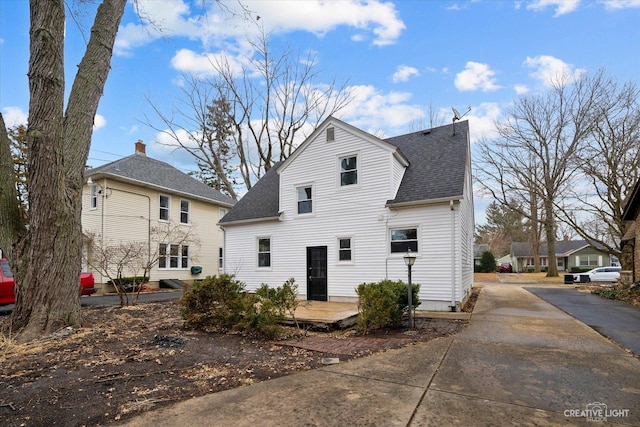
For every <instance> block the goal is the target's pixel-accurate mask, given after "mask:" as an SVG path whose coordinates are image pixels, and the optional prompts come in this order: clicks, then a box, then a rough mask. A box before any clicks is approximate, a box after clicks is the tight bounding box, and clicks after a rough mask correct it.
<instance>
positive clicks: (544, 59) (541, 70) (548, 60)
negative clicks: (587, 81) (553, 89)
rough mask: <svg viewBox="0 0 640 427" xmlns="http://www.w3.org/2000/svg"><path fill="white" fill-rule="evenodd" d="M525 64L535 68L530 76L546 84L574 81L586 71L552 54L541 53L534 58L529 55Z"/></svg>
mask: <svg viewBox="0 0 640 427" xmlns="http://www.w3.org/2000/svg"><path fill="white" fill-rule="evenodd" d="M524 65H525V67H528V68H532V69H534V71H533V72H531V73H530V76H531V77H533V78H534V79H536V80H538V81H540V82H541V83H542V84H544V85H545V86H552V85H553V84H554V83H559V82H565V83H568V82H571V81H574V80H576V79H577V78H579V77H580V76H581V75H582V74H584V73H585V72H586V70H585V69H583V68H578V69H576V68H574V67H573V65H571V64H567V63H566V62H564V61H562V60H561V59H558V58H555V57H553V56H550V55H540V56H536V57H534V58H532V57H529V56H527V59H526V60H525V61H524Z"/></svg>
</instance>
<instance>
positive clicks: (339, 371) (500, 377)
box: [123, 284, 640, 427]
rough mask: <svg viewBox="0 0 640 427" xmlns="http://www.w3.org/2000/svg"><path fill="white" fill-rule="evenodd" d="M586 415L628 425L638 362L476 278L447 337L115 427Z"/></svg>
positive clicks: (568, 320)
mask: <svg viewBox="0 0 640 427" xmlns="http://www.w3.org/2000/svg"><path fill="white" fill-rule="evenodd" d="M319 357H320V356H319ZM592 421H601V422H602V421H606V423H607V424H608V425H609V424H613V425H627V426H635V425H640V361H638V359H636V358H634V357H633V356H631V355H629V354H628V353H626V352H625V351H624V350H622V349H621V348H620V347H618V346H617V345H615V344H613V343H611V342H610V341H609V340H608V339H606V338H604V337H603V336H601V335H600V334H598V333H597V332H596V331H594V330H593V329H591V328H590V327H588V326H586V325H585V324H584V323H582V322H580V321H578V320H576V319H574V318H573V317H571V316H569V315H568V314H566V313H564V312H563V311H561V310H559V309H558V308H556V307H554V306H553V305H551V304H549V303H547V302H545V301H544V300H542V299H540V298H538V297H537V296H535V295H533V294H531V293H530V292H528V291H526V290H525V289H523V288H522V287H521V286H518V285H500V284H486V285H484V287H483V290H482V292H481V294H480V299H479V301H478V303H477V305H476V308H475V311H474V313H473V315H472V317H471V321H470V324H469V326H468V327H467V328H466V329H465V330H464V331H463V332H461V333H459V334H457V335H455V336H451V337H448V338H443V339H438V340H434V341H430V342H428V343H423V344H419V345H414V346H410V347H407V348H404V349H400V350H393V351H388V352H385V353H379V354H376V355H373V356H369V357H365V358H361V359H357V360H354V361H351V362H347V363H342V364H338V365H331V366H328V367H325V368H321V369H316V370H313V371H309V372H304V373H300V374H294V375H290V376H287V377H282V378H278V379H275V380H271V381H265V382H262V383H259V384H255V385H251V386H247V387H241V388H237V389H233V390H228V391H225V392H221V393H215V394H210V395H206V396H203V397H199V398H195V399H190V400H187V401H184V402H181V403H177V404H174V405H169V406H163V407H159V408H158V410H156V411H152V412H148V413H143V414H140V415H139V416H137V417H135V418H133V419H130V420H128V421H124V422H123V425H128V426H154V427H155V426H183V425H189V426H230V425H233V426H252V427H253V426H258V425H259V426H271V425H278V426H300V425H306V426H346V425H359V426H450V425H462V426H496V425H498V426H499V425H546V426H566V425H593V423H592Z"/></svg>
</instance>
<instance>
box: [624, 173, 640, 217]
mask: <svg viewBox="0 0 640 427" xmlns="http://www.w3.org/2000/svg"><path fill="white" fill-rule="evenodd" d="M638 211H640V179H639V180H638V182H636V185H635V186H634V187H633V190H631V195H630V196H629V199H628V200H627V204H626V205H625V207H624V211H623V212H622V219H623V220H625V221H633V220H634V219H636V217H637V216H638Z"/></svg>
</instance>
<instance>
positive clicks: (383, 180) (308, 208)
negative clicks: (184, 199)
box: [220, 117, 474, 310]
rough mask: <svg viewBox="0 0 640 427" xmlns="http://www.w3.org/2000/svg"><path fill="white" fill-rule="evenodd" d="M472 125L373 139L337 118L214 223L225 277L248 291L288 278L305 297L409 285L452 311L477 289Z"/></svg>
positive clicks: (434, 305)
mask: <svg viewBox="0 0 640 427" xmlns="http://www.w3.org/2000/svg"><path fill="white" fill-rule="evenodd" d="M473 224H474V218H473V198H472V182H471V158H470V152H469V126H468V122H466V121H465V122H460V123H457V124H455V128H454V127H453V126H452V125H448V126H442V127H437V128H434V129H431V130H426V131H421V132H415V133H410V134H407V135H402V136H398V137H394V138H387V139H380V138H378V137H376V136H374V135H371V134H369V133H367V132H364V131H362V130H360V129H358V128H356V127H354V126H351V125H349V124H347V123H344V122H342V121H340V120H338V119H335V118H333V117H330V118H328V119H327V120H325V121H324V122H323V123H322V124H321V125H320V126H319V127H318V128H317V129H316V130H315V131H314V132H313V133H312V134H311V135H310V136H309V137H308V138H307V139H306V140H305V141H304V142H303V143H302V144H301V145H300V146H299V147H298V148H297V149H296V151H295V152H294V153H293V154H292V155H291V156H290V157H289V158H288V159H287V160H285V161H283V162H281V163H278V164H276V165H274V166H273V167H272V168H271V169H270V170H269V171H268V172H267V173H266V174H265V175H264V176H263V177H262V178H261V179H260V180H259V181H258V182H257V183H256V184H255V185H254V186H253V187H252V188H251V190H250V191H249V192H248V193H247V194H246V195H245V196H244V197H243V198H242V199H241V200H240V201H239V202H238V203H237V204H236V205H235V206H234V208H233V209H232V210H231V211H230V212H229V213H228V214H227V215H226V216H225V217H224V218H223V219H222V220H221V221H220V225H221V226H222V227H223V228H224V230H225V247H226V257H225V259H224V262H225V272H227V273H230V274H235V275H236V277H237V278H238V279H239V280H241V281H243V282H244V283H245V284H246V285H247V289H249V290H255V289H256V288H257V287H259V286H260V285H261V284H262V283H267V284H269V285H270V286H280V285H282V283H284V282H285V281H286V280H287V279H289V278H291V277H293V278H294V279H296V282H297V284H298V286H299V289H298V290H299V293H300V295H299V296H300V297H301V298H305V299H308V300H322V301H326V300H329V301H357V294H356V287H357V286H358V285H359V284H361V283H370V282H378V281H380V280H383V279H391V280H403V281H405V282H406V281H407V270H408V269H407V266H406V265H405V261H404V258H403V257H404V255H405V254H406V253H407V251H408V250H411V251H412V253H413V254H415V255H417V258H416V261H415V265H414V266H413V283H417V284H420V285H421V288H420V295H419V297H420V300H421V301H422V304H421V305H420V306H419V307H418V309H422V310H427V309H429V310H459V309H460V307H461V305H462V304H464V302H465V300H466V298H467V296H468V294H469V292H470V290H471V287H472V285H473V234H474V233H473Z"/></svg>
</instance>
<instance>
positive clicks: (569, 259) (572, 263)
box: [511, 239, 612, 273]
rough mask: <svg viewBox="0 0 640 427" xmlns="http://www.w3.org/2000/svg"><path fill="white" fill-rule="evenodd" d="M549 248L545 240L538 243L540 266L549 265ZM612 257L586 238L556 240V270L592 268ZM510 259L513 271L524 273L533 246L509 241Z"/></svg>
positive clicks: (608, 261)
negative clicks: (592, 244) (591, 244)
mask: <svg viewBox="0 0 640 427" xmlns="http://www.w3.org/2000/svg"><path fill="white" fill-rule="evenodd" d="M548 251H549V249H548V247H547V244H546V242H541V243H540V267H542V268H543V269H546V268H547V267H548V266H549V252H548ZM611 258H612V257H611V256H610V255H609V254H608V253H607V252H606V251H605V250H604V248H594V247H593V246H590V245H589V243H587V241H586V240H568V239H565V240H560V241H558V242H556V261H557V264H558V271H571V270H572V269H573V268H579V269H583V270H584V269H592V268H596V267H602V266H609V265H611V262H612V259H611ZM511 259H512V261H513V262H512V265H513V271H514V272H518V273H524V272H526V271H528V270H532V269H533V266H534V261H533V246H532V245H531V243H529V242H513V243H511Z"/></svg>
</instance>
